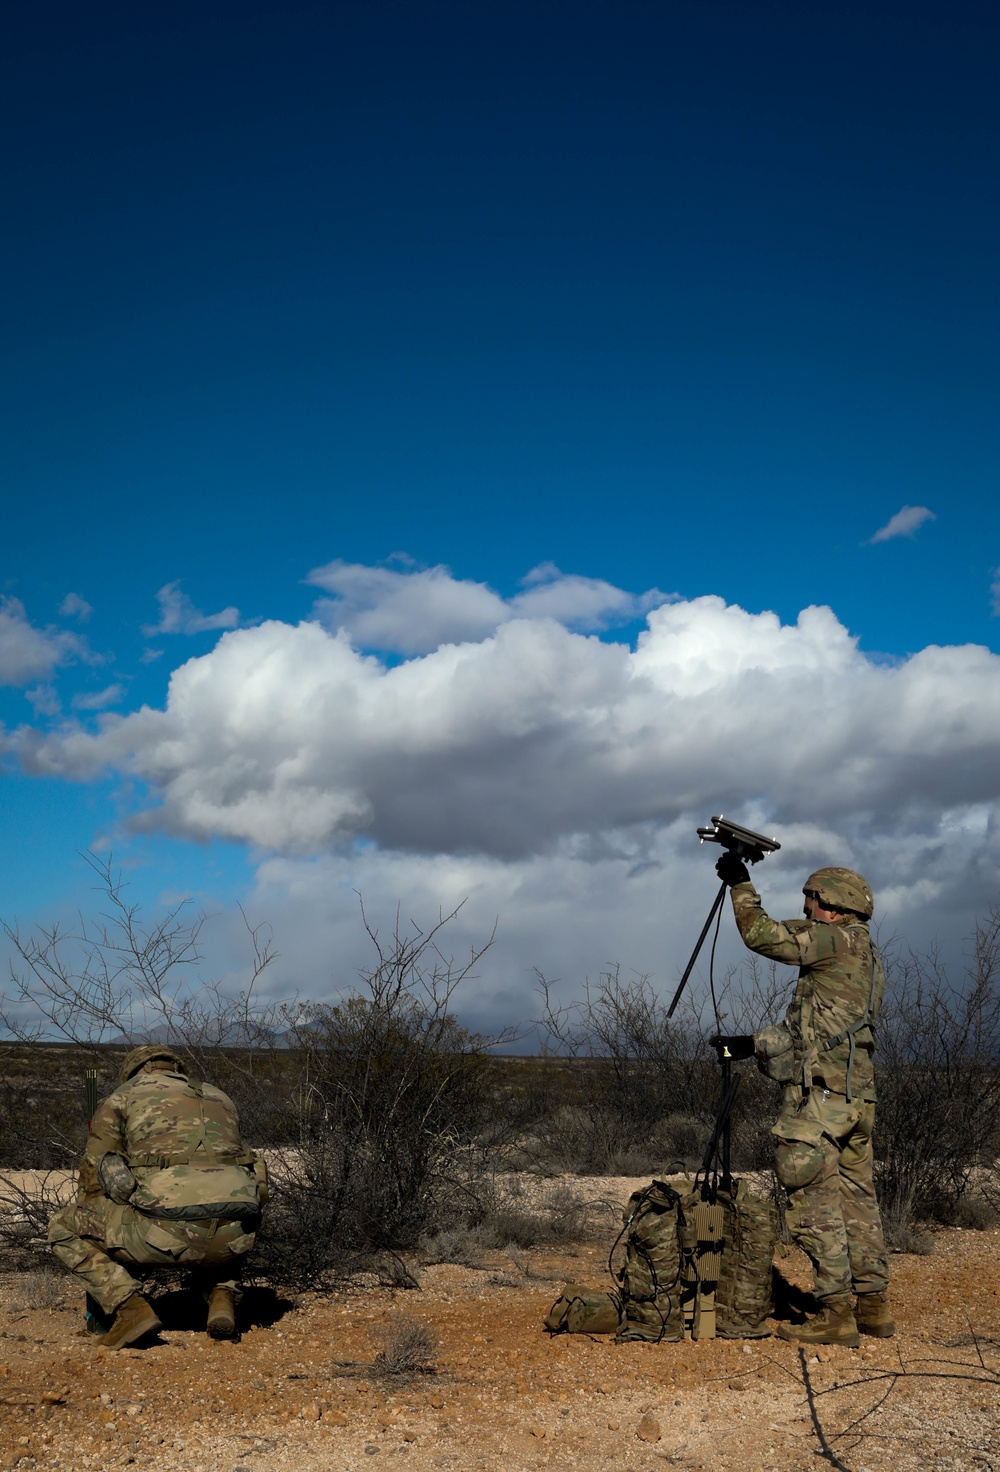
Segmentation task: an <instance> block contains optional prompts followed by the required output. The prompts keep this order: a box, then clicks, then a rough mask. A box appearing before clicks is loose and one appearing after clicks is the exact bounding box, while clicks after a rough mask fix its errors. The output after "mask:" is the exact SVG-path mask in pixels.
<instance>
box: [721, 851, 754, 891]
mask: <svg viewBox="0 0 1000 1472" xmlns="http://www.w3.org/2000/svg"><path fill="white" fill-rule="evenodd" d="M715 872H716V874H718V876H719V878H720V879H721V880H722V882H723V884H728V885H730V886H732V885H734V884H746V883H747V882H748V880H749V878H750V871H749V869H748V868H747V866H746V864H744V862H743V860H742V859H739V858H737V857H736V855H735V854H734V853H733V851H732V849H727V850H726V852H725V853H724V854H723V855H722V857H721V859H719V860H718V862H717V863H716V865H715Z"/></svg>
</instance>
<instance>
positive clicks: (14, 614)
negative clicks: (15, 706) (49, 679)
mask: <svg viewBox="0 0 1000 1472" xmlns="http://www.w3.org/2000/svg"><path fill="white" fill-rule="evenodd" d="M84 651H85V645H84V644H83V642H82V641H81V640H80V639H79V638H78V637H77V636H76V635H75V634H71V633H68V632H66V631H64V630H61V629H40V628H36V627H35V625H34V624H32V623H30V622H29V620H28V616H27V613H26V612H25V608H24V604H23V603H22V602H21V601H20V599H18V598H2V599H0V685H27V684H28V683H29V681H31V680H39V679H45V678H46V676H48V675H50V674H51V673H52V671H53V670H54V669H56V668H57V666H59V665H61V664H65V663H66V662H67V661H68V660H70V659H73V658H75V657H79V656H81V655H82V654H83V653H84Z"/></svg>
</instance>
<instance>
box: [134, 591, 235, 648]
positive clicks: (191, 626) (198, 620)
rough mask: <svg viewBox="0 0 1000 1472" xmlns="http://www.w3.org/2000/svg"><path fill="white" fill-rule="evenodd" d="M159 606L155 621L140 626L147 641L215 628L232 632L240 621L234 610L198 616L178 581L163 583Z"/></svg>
mask: <svg viewBox="0 0 1000 1472" xmlns="http://www.w3.org/2000/svg"><path fill="white" fill-rule="evenodd" d="M156 601H157V603H158V604H159V605H160V617H159V621H158V622H157V623H155V624H144V625H143V630H142V632H143V633H144V634H145V635H146V636H147V637H148V638H154V637H155V636H156V635H157V634H206V633H212V632H213V631H214V630H216V629H235V628H236V625H237V624H238V623H239V621H240V611H239V609H238V608H224V609H222V611H221V612H220V613H207V614H206V613H202V612H201V610H200V609H198V608H196V607H195V606H194V604H193V603H192V602H191V599H190V598H189V597H188V595H187V594H186V593H185V592H183V591H182V589H181V585H180V582H179V581H175V582H172V583H165V584H164V585H163V587H162V588H161V589H160V591H159V592H158V593H157V595H156Z"/></svg>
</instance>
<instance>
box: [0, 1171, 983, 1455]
mask: <svg viewBox="0 0 1000 1472" xmlns="http://www.w3.org/2000/svg"><path fill="white" fill-rule="evenodd" d="M639 1184H644V1183H643V1182H635V1181H626V1180H615V1181H611V1180H590V1181H581V1180H580V1179H578V1178H570V1179H569V1181H568V1182H563V1183H552V1182H549V1183H546V1184H545V1185H543V1186H539V1185H536V1184H530V1185H529V1186H526V1187H524V1188H523V1195H524V1197H525V1199H530V1198H532V1197H534V1196H536V1195H537V1194H539V1193H540V1194H541V1195H542V1196H543V1197H544V1196H545V1193H546V1192H552V1191H554V1190H557V1191H558V1192H560V1193H561V1199H562V1201H563V1202H565V1199H566V1192H567V1190H568V1189H569V1190H572V1191H574V1192H576V1193H577V1194H579V1195H580V1196H581V1197H582V1198H584V1199H589V1200H604V1201H611V1202H613V1203H621V1202H623V1201H624V1200H625V1198H626V1197H627V1195H628V1193H629V1192H630V1191H631V1190H632V1189H634V1188H635V1187H636V1186H637V1185H639ZM602 1212H603V1218H602V1217H601V1213H602ZM595 1213H596V1219H602V1220H603V1221H604V1222H605V1223H609V1222H610V1214H609V1212H608V1210H607V1208H600V1207H599V1208H595ZM612 1236H613V1232H612V1231H611V1230H609V1228H608V1227H607V1226H606V1227H605V1228H604V1232H603V1239H602V1241H601V1242H600V1243H594V1242H587V1243H584V1244H581V1245H580V1246H568V1247H562V1248H560V1250H558V1251H552V1250H548V1251H541V1250H531V1251H524V1252H522V1253H519V1254H515V1255H514V1257H513V1258H512V1257H510V1256H507V1255H504V1254H502V1253H490V1254H484V1256H483V1259H482V1262H481V1264H479V1265H477V1266H476V1267H467V1266H459V1265H456V1264H439V1265H436V1266H431V1267H426V1266H425V1267H417V1269H416V1271H417V1274H418V1276H419V1278H420V1283H421V1287H420V1289H419V1290H418V1291H409V1292H406V1291H403V1290H395V1289H388V1288H379V1287H377V1286H375V1285H374V1283H370V1282H364V1281H362V1280H357V1281H355V1282H353V1283H351V1284H349V1285H347V1286H346V1287H345V1288H344V1290H343V1291H342V1292H340V1293H338V1294H337V1295H336V1296H334V1297H329V1298H326V1297H320V1296H316V1295H307V1296H306V1297H304V1298H302V1299H300V1300H299V1301H298V1302H296V1303H291V1302H286V1301H282V1300H276V1299H274V1298H273V1296H270V1295H267V1294H265V1293H263V1292H258V1293H254V1294H248V1297H247V1300H246V1302H245V1305H244V1310H245V1317H246V1318H247V1319H248V1321H249V1322H248V1323H247V1326H246V1331H245V1332H244V1334H243V1337H242V1339H241V1340H240V1341H239V1342H238V1343H231V1344H230V1343H214V1342H212V1341H211V1340H208V1339H207V1338H206V1337H205V1335H204V1334H203V1333H202V1332H199V1329H198V1325H197V1318H196V1316H195V1313H194V1312H193V1306H192V1304H191V1303H190V1301H189V1300H187V1299H186V1297H185V1296H184V1295H182V1294H179V1293H167V1294H163V1295H161V1297H160V1298H159V1299H158V1300H157V1301H158V1305H159V1306H160V1307H161V1312H162V1316H163V1317H164V1322H165V1329H164V1331H163V1333H162V1334H161V1335H160V1336H159V1337H158V1339H157V1341H156V1342H154V1344H153V1345H152V1346H151V1347H150V1348H148V1349H141V1350H125V1351H121V1352H119V1353H117V1354H110V1353H107V1352H102V1351H101V1350H99V1349H98V1348H97V1347H96V1345H95V1342H94V1341H93V1340H91V1339H89V1338H87V1337H84V1336H81V1333H80V1327H81V1321H82V1299H81V1297H80V1295H78V1294H77V1293H76V1291H75V1289H74V1288H73V1286H72V1283H71V1282H70V1280H68V1279H60V1278H52V1277H50V1276H43V1275H27V1276H25V1275H22V1276H17V1275H7V1276H6V1277H5V1278H2V1279H0V1288H2V1293H0V1467H14V1466H18V1467H19V1468H20V1469H21V1472H33V1469H36V1468H38V1469H42V1468H44V1469H46V1472H56V1469H59V1472H82V1469H85V1468H86V1469H103V1468H118V1467H133V1468H136V1469H145V1468H150V1469H152V1468H154V1467H155V1468H156V1469H157V1472H239V1469H246V1472H278V1469H285V1468H288V1469H292V1468H294V1469H296V1472H312V1469H317V1472H319V1469H323V1472H327V1469H330V1472H358V1469H361V1468H369V1469H370V1468H372V1467H377V1466H378V1465H380V1462H379V1459H381V1458H386V1457H391V1458H393V1459H397V1460H399V1461H402V1462H404V1463H405V1464H406V1465H407V1466H409V1467H410V1468H412V1469H414V1472H416V1469H420V1472H423V1469H431V1468H444V1469H454V1472H460V1469H467V1468H468V1469H472V1472H479V1469H482V1472H492V1469H500V1468H501V1467H502V1468H504V1469H515V1472H517V1469H522V1468H523V1469H535V1468H539V1469H541V1468H545V1469H548V1472H567V1469H570V1468H581V1469H591V1468H593V1469H597V1468H601V1469H609V1468H612V1467H623V1468H629V1469H631V1468H656V1467H662V1466H664V1465H668V1466H676V1467H685V1468H692V1469H693V1468H711V1469H716V1468H719V1469H740V1472H743V1469H748V1472H751V1469H757V1468H760V1469H767V1472H771V1469H774V1472H799V1469H805V1468H813V1467H816V1466H817V1465H822V1460H821V1457H822V1454H823V1452H824V1448H825V1449H826V1452H827V1456H826V1464H827V1465H834V1466H838V1465H840V1466H843V1467H846V1468H848V1469H850V1472H865V1469H867V1472H897V1469H898V1472H903V1469H921V1472H924V1469H946V1468H947V1469H962V1472H966V1469H973V1468H975V1469H995V1472H1000V1288H998V1276H997V1250H998V1247H1000V1235H998V1233H997V1232H995V1231H990V1232H984V1233H983V1232H970V1231H966V1232H962V1231H942V1232H938V1233H936V1234H935V1236H934V1243H935V1251H934V1253H933V1254H932V1255H931V1256H927V1257H909V1256H895V1257H894V1258H893V1260H892V1266H893V1273H894V1277H893V1285H892V1294H893V1307H894V1311H895V1314H896V1318H897V1323H898V1325H899V1332H898V1334H897V1336H896V1338H895V1339H893V1340H889V1341H876V1340H863V1341H862V1348H861V1349H860V1350H846V1349H838V1348H830V1349H825V1348H824V1349H820V1350H819V1351H818V1352H810V1353H807V1354H803V1353H800V1352H799V1351H797V1350H796V1349H795V1347H794V1346H792V1345H790V1344H786V1343H785V1342H784V1341H781V1340H779V1339H777V1338H772V1339H769V1340H756V1341H752V1342H742V1343H741V1342H724V1341H720V1340H715V1341H703V1342H700V1343H686V1344H663V1345H655V1346H654V1345H645V1344H629V1345H621V1346H615V1345H614V1344H613V1343H611V1342H610V1340H608V1339H606V1338H598V1337H593V1338H592V1337H589V1336H584V1335H578V1336H568V1335H562V1336H557V1337H554V1338H553V1337H550V1336H548V1335H546V1334H545V1333H544V1332H543V1331H542V1328H541V1320H542V1317H543V1316H544V1314H545V1312H546V1311H547V1309H548V1307H549V1305H550V1304H551V1302H552V1300H553V1299H554V1298H555V1296H556V1294H557V1292H558V1289H559V1287H560V1285H561V1283H562V1282H564V1281H566V1280H567V1279H569V1280H582V1281H584V1282H590V1283H592V1284H593V1285H595V1286H603V1283H604V1281H605V1279H606V1269H605V1259H606V1256H607V1248H608V1245H609V1244H610V1240H611V1237H612ZM777 1265H778V1268H779V1271H780V1273H781V1274H782V1276H783V1277H784V1278H785V1279H786V1280H787V1281H788V1282H789V1283H790V1284H792V1285H798V1286H799V1287H802V1286H804V1285H805V1284H806V1282H807V1278H808V1275H807V1270H806V1264H805V1262H804V1260H803V1259H802V1257H801V1255H800V1254H798V1253H797V1252H794V1251H792V1252H787V1253H785V1254H783V1255H779V1258H778V1264H777ZM399 1314H405V1315H407V1316H410V1317H411V1318H413V1319H415V1320H417V1321H418V1322H419V1324H421V1325H423V1326H426V1328H427V1329H428V1330H429V1332H430V1333H431V1334H432V1335H434V1336H436V1338H437V1340H438V1347H437V1350H436V1353H435V1357H434V1368H433V1370H432V1371H431V1372H426V1373H420V1374H417V1375H414V1376H412V1377H411V1378H409V1379H406V1378H405V1377H401V1376H388V1377H383V1378H380V1377H379V1376H378V1375H377V1374H376V1373H375V1371H374V1369H373V1360H374V1356H375V1354H376V1352H377V1349H378V1347H379V1342H380V1335H383V1334H384V1333H385V1332H386V1330H387V1328H391V1325H392V1323H393V1322H394V1316H396V1315H399Z"/></svg>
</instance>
